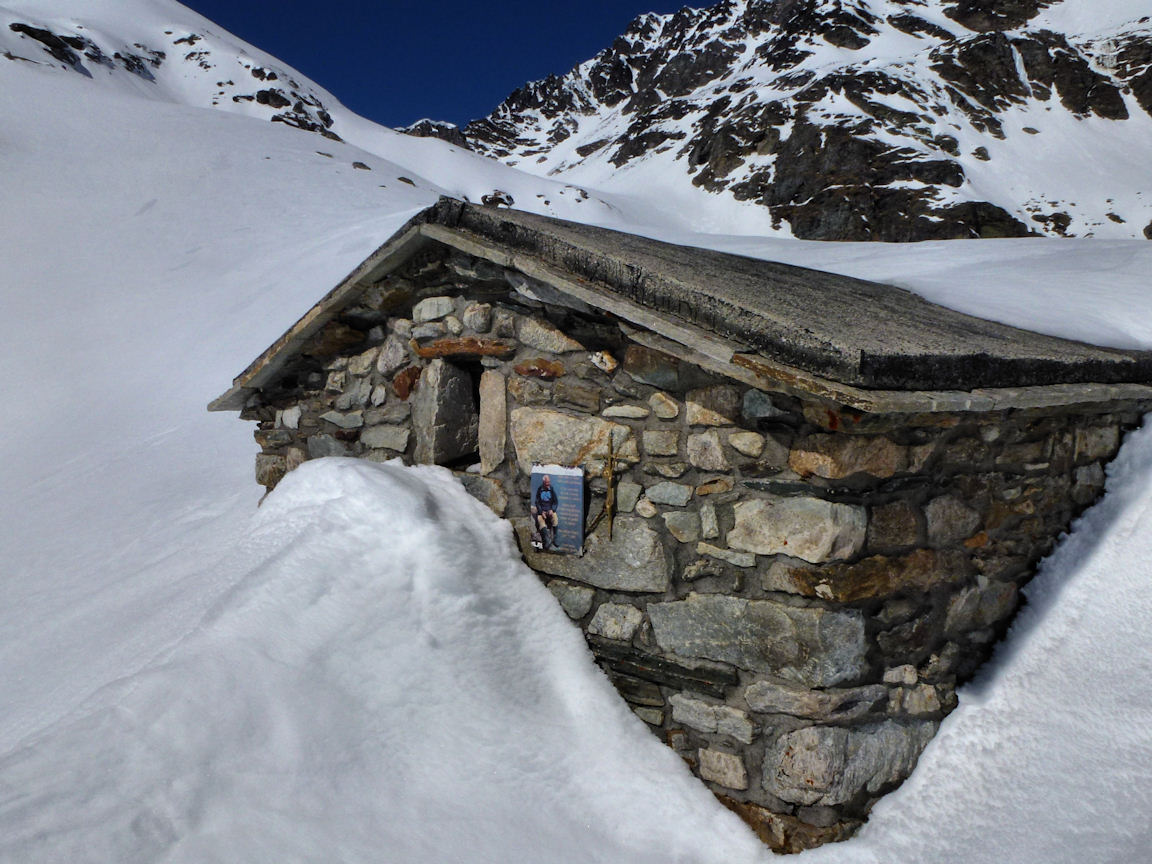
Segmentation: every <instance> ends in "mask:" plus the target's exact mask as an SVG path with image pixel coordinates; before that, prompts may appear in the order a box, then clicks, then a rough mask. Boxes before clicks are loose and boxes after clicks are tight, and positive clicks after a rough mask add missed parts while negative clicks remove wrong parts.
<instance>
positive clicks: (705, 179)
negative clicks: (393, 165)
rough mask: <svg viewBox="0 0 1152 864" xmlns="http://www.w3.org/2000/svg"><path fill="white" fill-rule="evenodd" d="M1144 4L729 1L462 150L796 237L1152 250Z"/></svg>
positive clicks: (675, 21)
mask: <svg viewBox="0 0 1152 864" xmlns="http://www.w3.org/2000/svg"><path fill="white" fill-rule="evenodd" d="M1150 16H1152V7H1149V5H1148V4H1147V2H1145V0H1091V2H1088V0H995V2H993V0H723V2H720V3H717V4H716V5H714V6H710V7H708V8H702V9H688V8H686V9H682V10H681V11H679V12H677V13H675V14H671V15H655V14H650V15H643V16H641V17H639V18H638V19H636V21H635V22H633V24H632V25H631V26H630V27H629V28H628V30H627V31H626V32H625V33H623V34H622V35H621V36H620V37H619V38H618V39H617V40H616V41H615V42H614V43H613V44H612V45H611V46H610V47H609V48H607V49H606V50H604V51H603V52H601V53H600V54H598V55H597V56H596V57H594V58H592V59H591V60H589V61H587V62H586V63H583V64H581V65H580V66H578V67H576V68H575V69H573V70H572V71H571V72H569V73H568V74H567V75H564V76H562V77H550V78H547V79H545V80H543V81H537V82H533V83H531V84H528V85H526V86H525V87H523V88H521V89H519V90H517V91H516V92H515V93H513V94H512V95H511V96H509V97H508V99H507V100H505V102H504V103H502V104H501V105H500V106H499V107H497V109H496V110H495V111H494V112H493V113H492V114H491V115H489V116H488V117H486V118H483V119H481V120H478V121H475V122H473V123H471V124H469V125H468V127H467V128H466V129H465V130H464V131H465V134H466V136H467V139H468V141H469V142H470V143H471V146H472V147H474V148H475V149H476V150H478V151H479V152H483V153H487V154H489V155H491V156H494V157H496V158H499V159H502V160H503V161H505V162H507V163H508V164H510V165H516V166H518V167H521V168H523V169H524V170H526V171H531V172H534V173H538V174H540V175H542V176H555V177H563V178H567V179H570V180H571V181H572V182H577V183H582V184H586V185H590V186H594V187H603V188H611V189H614V190H617V191H634V192H642V191H643V190H644V189H647V188H651V187H652V185H653V184H655V185H656V187H657V188H658V189H666V188H668V187H672V188H677V189H680V188H684V189H687V188H696V189H698V190H699V191H700V193H701V194H700V195H699V196H698V200H700V201H705V200H707V199H709V198H711V197H714V196H721V197H724V198H727V199H729V200H730V201H746V202H755V203H756V204H758V205H761V206H763V207H766V208H767V209H769V210H770V212H771V215H772V222H773V225H774V226H775V227H777V228H779V229H780V230H783V231H785V232H789V233H793V234H795V236H798V237H805V238H811V239H831V240H923V239H949V238H957V237H1004V236H1021V235H1024V234H1028V233H1030V232H1036V233H1040V234H1047V235H1050V236H1077V237H1089V236H1091V237H1108V238H1131V237H1137V238H1140V237H1144V236H1152V194H1150V193H1149V192H1148V190H1147V183H1146V180H1147V176H1148V175H1147V165H1148V163H1149V161H1150V160H1152V116H1150V114H1152V17H1150Z"/></svg>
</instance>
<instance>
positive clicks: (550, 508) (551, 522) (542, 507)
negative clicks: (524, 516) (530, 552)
mask: <svg viewBox="0 0 1152 864" xmlns="http://www.w3.org/2000/svg"><path fill="white" fill-rule="evenodd" d="M557 504H558V501H557V498H556V493H555V492H554V491H553V489H552V478H551V477H549V476H548V475H547V474H545V475H544V477H543V478H542V479H541V480H540V487H539V488H538V489H537V490H536V499H535V503H534V504H533V512H534V513H535V515H536V530H537V531H538V532H539V534H540V542H541V544H542V546H543V548H544V549H545V550H547V549H550V548H551V547H553V546H555V545H556V527H557V525H558V524H559V519H558V518H557V516H556V507H557Z"/></svg>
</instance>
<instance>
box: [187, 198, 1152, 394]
mask: <svg viewBox="0 0 1152 864" xmlns="http://www.w3.org/2000/svg"><path fill="white" fill-rule="evenodd" d="M433 243H438V244H443V245H446V246H450V247H454V248H457V249H462V250H464V251H467V252H469V253H472V254H475V255H478V256H481V257H485V258H487V259H489V260H492V261H494V262H496V263H498V264H501V265H503V266H506V267H511V268H513V269H517V270H520V271H521V272H524V273H526V274H527V275H529V276H531V277H533V278H535V279H538V280H540V281H543V282H546V283H549V284H551V285H553V286H554V287H556V288H557V289H558V290H560V291H562V292H566V293H569V294H571V295H573V296H575V297H577V298H578V299H580V300H581V301H583V302H585V303H588V304H589V305H591V306H593V307H596V308H600V309H603V310H605V311H608V312H611V313H612V314H616V315H618V316H619V317H621V318H622V319H623V320H625V321H627V322H628V323H630V324H631V325H633V326H637V327H641V328H646V329H649V330H651V331H652V332H653V333H655V334H658V336H659V337H663V338H664V339H665V340H668V344H669V346H670V350H675V348H676V346H677V345H679V346H684V348H685V349H686V350H685V351H684V352H681V353H684V354H685V356H687V355H690V354H695V355H700V354H701V351H702V352H703V354H705V355H707V356H708V357H710V358H711V359H712V361H714V362H713V363H712V366H713V368H716V366H717V364H718V365H719V366H720V367H722V368H721V369H720V370H719V371H725V372H726V373H731V371H732V370H735V369H739V370H743V372H744V373H747V371H748V370H750V369H751V370H754V371H755V375H757V376H761V377H764V376H767V377H768V378H774V379H779V380H783V381H788V382H790V383H791V384H792V385H794V386H796V387H798V388H799V389H802V390H807V391H809V392H813V393H815V394H816V395H820V396H825V397H827V398H833V399H839V400H841V401H845V402H846V403H847V404H855V405H857V406H858V407H860V408H862V409H863V410H992V409H993V408H994V407H996V408H998V407H1011V405H1013V404H1015V403H1018V402H1020V401H1023V402H1024V403H1030V402H1035V401H1036V398H1028V397H1027V396H1025V394H1022V393H1020V392H1019V391H1020V389H1021V388H1028V389H1031V388H1038V387H1039V388H1044V389H1045V390H1046V391H1048V394H1047V395H1045V396H1044V397H1042V398H1040V399H1039V402H1042V403H1045V404H1057V403H1063V404H1068V403H1069V402H1077V401H1087V402H1100V401H1109V400H1112V399H1118V398H1148V395H1149V392H1150V391H1147V390H1146V389H1145V388H1144V387H1131V386H1127V385H1136V384H1143V383H1147V382H1152V352H1147V351H1124V350H1119V349H1112V348H1103V347H1099V346H1093V345H1088V344H1086V343H1082V342H1076V341H1072V340H1068V339H1060V338H1057V337H1053V336H1045V335H1042V334H1039V333H1034V332H1031V331H1028V330H1022V329H1020V328H1016V327H1010V326H1007V325H1004V324H999V323H996V322H993V321H986V320H983V319H980V318H975V317H973V316H971V315H965V314H963V313H961V312H956V311H954V310H951V309H947V308H945V307H943V306H938V305H936V304H934V303H930V302H929V301H927V300H925V299H923V298H922V297H919V296H918V295H916V294H913V293H912V292H910V291H906V290H904V289H902V288H897V287H895V286H893V285H885V284H882V283H879V282H869V281H865V280H862V279H854V278H851V277H848V276H840V275H836V274H832V273H826V272H823V271H820V270H813V269H808V268H804V267H796V266H792V265H788V264H779V263H775V262H771V261H762V260H759V259H754V258H746V257H743V256H740V255H732V254H728V253H724V252H715V251H711V250H707V249H699V248H696V247H689V246H678V245H675V244H671V243H664V242H661V241H658V240H652V239H649V238H646V237H640V236H638V235H635V234H627V233H624V232H620V231H612V230H609V229H605V228H597V227H593V226H589V225H582V224H579V223H574V222H567V221H564V220H561V219H554V218H551V217H547V216H538V215H535V214H531V213H524V212H521V211H517V210H508V209H496V208H491V207H481V206H477V205H473V204H466V203H463V202H460V201H456V200H454V199H450V198H441V199H440V200H439V201H438V202H437V203H436V204H434V205H433V206H431V207H429V208H427V209H426V210H423V211H421V212H420V213H419V214H417V215H416V216H415V217H413V219H411V220H410V221H409V222H408V223H407V224H406V225H405V226H404V227H403V228H401V229H400V230H399V231H398V232H397V233H396V234H395V235H393V237H391V238H390V239H389V240H388V241H387V242H385V243H384V244H383V245H382V246H381V247H380V248H379V249H378V250H377V251H376V252H375V253H373V254H372V255H371V256H370V257H369V258H368V259H367V260H366V261H365V262H363V263H362V264H361V265H360V266H359V267H357V268H356V270H355V271H353V272H352V273H351V274H350V275H349V276H348V277H347V278H345V279H344V280H343V281H342V282H341V283H340V284H339V285H337V286H336V287H335V288H334V289H333V290H332V291H330V292H329V293H328V294H327V295H325V297H324V298H322V299H321V300H320V302H318V303H317V304H316V305H315V306H314V307H313V308H312V309H311V310H309V311H308V313H307V314H305V315H304V316H303V317H302V318H301V319H300V321H298V322H297V323H296V324H295V325H293V327H292V328H291V329H289V331H288V332H287V333H285V334H284V335H283V336H282V337H280V339H278V340H277V341H276V342H275V343H273V345H272V346H270V347H269V348H268V350H266V351H265V352H264V353H263V354H262V355H261V356H260V357H259V358H257V360H256V361H254V362H253V363H252V364H251V365H250V366H249V367H248V369H246V370H245V371H244V372H243V373H241V375H240V376H238V377H237V378H236V379H235V381H234V382H233V387H232V388H231V389H230V390H229V391H228V392H226V393H225V394H223V395H222V396H221V397H219V398H218V399H216V400H215V401H214V402H213V403H212V404H211V405H210V406H209V408H210V409H212V410H238V409H239V408H241V407H242V405H243V401H244V399H246V397H247V394H248V393H251V392H252V391H254V390H257V389H259V388H261V387H263V386H266V385H267V384H268V383H269V381H270V380H271V379H272V378H274V376H275V374H276V372H277V371H278V370H279V369H280V368H281V367H282V366H283V365H284V363H285V362H286V361H287V360H288V359H290V358H291V356H292V355H293V354H294V353H295V351H297V350H298V349H299V348H300V347H301V346H302V345H303V344H304V342H306V341H307V339H308V338H309V337H310V336H311V335H312V334H314V333H315V332H317V331H318V330H319V329H320V328H321V327H323V326H324V324H325V323H327V322H328V321H330V320H332V318H334V317H335V316H336V315H338V314H339V312H340V311H341V310H342V309H344V308H345V307H346V306H348V305H350V304H351V303H353V302H354V301H355V299H356V298H357V297H358V296H359V295H360V293H361V292H362V291H363V290H364V289H366V288H367V287H368V286H369V285H370V284H372V283H373V282H375V281H378V280H379V279H381V278H383V276H385V275H387V273H389V272H391V271H392V270H394V269H396V268H398V267H399V266H401V265H402V264H403V263H404V262H405V261H406V260H408V259H409V258H410V257H411V256H412V255H414V254H416V253H417V252H418V251H420V250H422V249H425V248H427V246H428V245H429V244H433ZM736 377H740V374H737V376H736ZM1069 385H1074V386H1072V389H1071V390H1070V391H1069V392H1066V393H1065V392H1063V391H1062V390H1061V388H1064V390H1068V388H1069ZM1085 385H1086V386H1087V389H1085ZM998 390H1003V391H1004V393H1001V394H999V397H998V394H997V391H998ZM910 391H916V392H917V393H918V394H919V395H918V397H917V398H916V399H913V400H909V399H905V398H902V397H900V396H899V394H901V393H910ZM977 391H984V392H983V393H978V392H977ZM1008 391H1012V395H1011V396H1010V397H1007V394H1008ZM1080 391H1084V392H1080ZM1133 391H1138V392H1133ZM1001 397H1003V398H1001ZM904 402H907V406H906V407H901V405H902V404H903V403H904ZM966 406H967V407H966Z"/></svg>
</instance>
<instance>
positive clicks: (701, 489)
mask: <svg viewBox="0 0 1152 864" xmlns="http://www.w3.org/2000/svg"><path fill="white" fill-rule="evenodd" d="M735 486H736V482H735V481H734V480H733V479H732V478H731V477H717V478H716V479H715V480H709V481H708V482H707V483H701V484H700V485H699V486H697V487H696V494H697V495H718V494H720V493H721V492H731V491H732V489H733V488H735Z"/></svg>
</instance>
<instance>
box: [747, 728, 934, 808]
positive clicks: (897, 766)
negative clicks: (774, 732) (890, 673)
mask: <svg viewBox="0 0 1152 864" xmlns="http://www.w3.org/2000/svg"><path fill="white" fill-rule="evenodd" d="M936 729H937V724H936V723H934V722H921V723H911V724H901V723H897V722H893V721H885V722H883V723H876V724H872V725H869V726H861V727H859V728H856V729H843V728H840V727H836V726H809V727H807V728H804V729H797V730H796V731H794V732H788V733H786V734H784V735H781V736H780V738H779V739H777V740H776V742H775V743H774V744H773V745H771V746H770V747H769V748H768V750H767V751H766V752H765V754H764V789H765V790H766V791H767V792H769V793H771V794H772V795H775V796H776V797H777V798H779V799H781V800H783V801H788V802H789V803H792V804H803V805H807V806H810V805H813V804H818V805H823V806H835V805H838V804H844V803H847V802H848V801H850V800H852V799H853V798H855V797H856V796H857V795H858V794H859V793H860V792H865V793H867V794H869V795H876V794H878V793H879V792H880V791H881V790H883V789H885V788H886V787H889V786H893V785H895V784H897V783H901V782H903V781H904V779H905V778H907V777H908V775H909V774H911V773H912V769H913V768H915V767H916V760H917V759H919V758H920V753H921V751H923V749H924V748H925V747H926V746H927V744H928V742H929V741H931V740H932V736H933V735H935V734H936Z"/></svg>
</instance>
